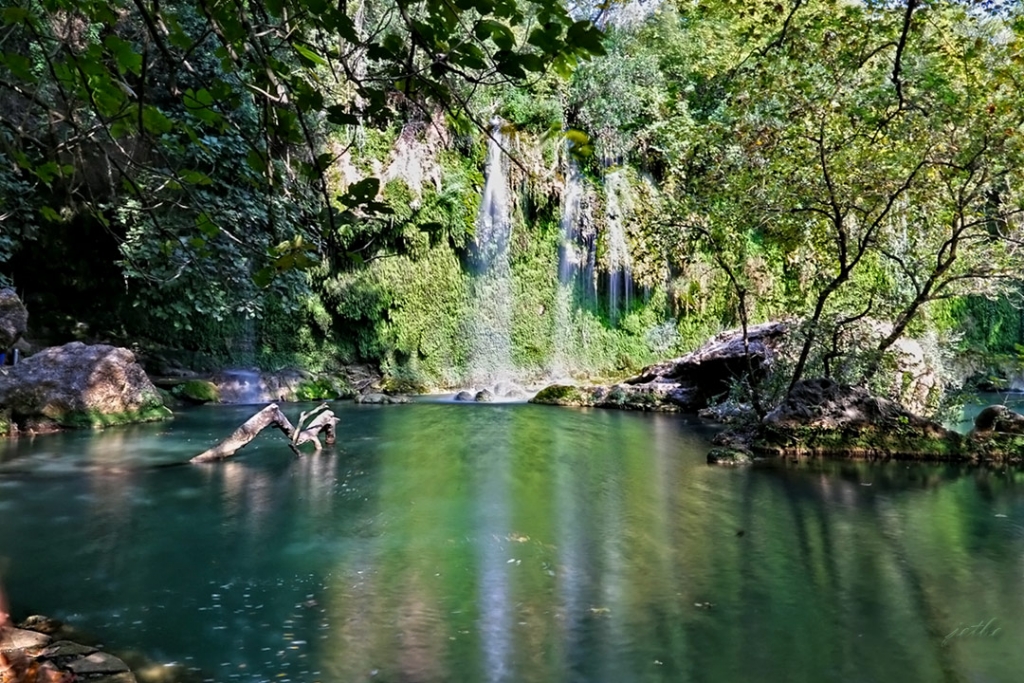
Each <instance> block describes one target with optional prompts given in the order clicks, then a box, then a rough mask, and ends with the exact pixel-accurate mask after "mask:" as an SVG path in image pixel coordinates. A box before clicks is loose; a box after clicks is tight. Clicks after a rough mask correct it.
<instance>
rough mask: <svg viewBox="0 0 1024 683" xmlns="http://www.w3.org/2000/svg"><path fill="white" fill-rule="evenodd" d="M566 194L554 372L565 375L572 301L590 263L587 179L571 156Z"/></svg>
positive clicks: (556, 310)
mask: <svg viewBox="0 0 1024 683" xmlns="http://www.w3.org/2000/svg"><path fill="white" fill-rule="evenodd" d="M568 165H569V168H568V171H567V172H566V174H565V186H564V189H563V193H562V219H561V227H562V242H561V244H560V245H559V251H558V292H557V296H556V298H555V340H554V341H555V350H554V358H553V359H552V363H551V375H552V376H553V377H564V376H565V375H567V374H568V372H569V369H570V363H569V346H570V335H571V333H572V323H571V320H572V301H573V293H574V290H575V284H576V281H577V280H578V278H579V277H580V274H581V272H583V271H585V269H586V265H587V254H586V253H585V252H584V251H583V250H581V249H580V239H579V238H580V234H579V220H580V212H581V208H582V207H581V205H582V199H583V181H582V178H581V177H580V171H579V168H578V167H577V165H576V163H575V162H574V161H572V160H571V159H570V161H569V162H568Z"/></svg>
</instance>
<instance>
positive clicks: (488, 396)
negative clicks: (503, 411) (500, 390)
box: [473, 389, 494, 403]
mask: <svg viewBox="0 0 1024 683" xmlns="http://www.w3.org/2000/svg"><path fill="white" fill-rule="evenodd" d="M473 400H474V401H476V402H477V403H490V402H491V401H493V400H494V394H492V393H491V392H490V390H489V389H481V390H480V391H478V392H476V396H474V397H473Z"/></svg>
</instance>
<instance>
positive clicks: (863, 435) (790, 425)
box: [752, 379, 971, 460]
mask: <svg viewBox="0 0 1024 683" xmlns="http://www.w3.org/2000/svg"><path fill="white" fill-rule="evenodd" d="M752 450H753V452H754V454H755V455H761V456H771V455H812V456H837V457H846V458H851V457H853V458H896V459H921V460H966V459H969V458H970V457H971V456H970V454H969V453H968V452H967V450H966V449H965V448H964V444H963V439H962V437H961V436H960V435H959V434H957V433H956V432H953V431H951V430H948V429H946V428H945V427H943V426H942V425H940V424H939V423H937V422H933V421H931V420H927V419H925V418H922V417H919V416H917V415H915V414H914V413H912V412H910V411H909V410H907V409H906V408H904V407H903V406H902V405H900V404H899V403H896V402H895V401H892V400H890V399H887V398H882V397H879V396H874V395H872V394H871V393H870V392H869V391H868V390H867V389H865V388H863V387H852V386H847V385H844V384H839V383H837V382H833V381H832V380H828V379H808V380H801V381H800V382H798V383H797V385H796V386H795V387H794V388H793V391H791V392H790V394H789V396H788V397H787V398H786V399H785V400H784V401H783V402H782V403H781V404H780V405H779V406H778V407H777V408H775V409H774V410H772V411H771V412H770V413H768V415H766V416H765V418H764V419H763V420H762V421H761V424H760V425H759V426H758V428H757V430H756V433H755V435H754V438H753V443H752Z"/></svg>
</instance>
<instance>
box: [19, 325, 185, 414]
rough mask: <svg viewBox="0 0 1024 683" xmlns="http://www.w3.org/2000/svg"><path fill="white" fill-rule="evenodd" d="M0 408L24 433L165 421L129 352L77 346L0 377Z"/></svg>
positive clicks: (156, 398) (48, 351) (40, 355)
mask: <svg viewBox="0 0 1024 683" xmlns="http://www.w3.org/2000/svg"><path fill="white" fill-rule="evenodd" d="M0 408H3V409H4V410H6V411H9V413H10V415H11V419H12V422H14V423H16V424H18V425H19V426H20V427H22V428H24V429H27V430H28V431H46V430H48V429H54V428H57V427H103V426H107V425H115V424H127V423H131V422H149V421H153V420H162V419H166V418H169V417H171V412H170V411H169V410H168V409H167V408H165V407H164V405H163V401H162V400H161V398H160V394H159V393H158V392H157V389H156V387H155V386H153V383H152V382H150V381H149V378H148V377H147V376H146V373H145V372H143V370H142V368H141V367H140V366H139V365H138V363H136V362H135V356H134V355H133V354H132V352H131V351H129V350H128V349H124V348H120V347H116V346H107V345H105V344H95V345H91V346H87V345H86V344H83V343H81V342H72V343H70V344H65V345H64V346H54V347H51V348H48V349H45V350H43V351H40V352H39V353H37V354H35V355H33V356H30V357H29V358H26V359H25V360H24V361H22V362H21V363H19V364H18V365H16V366H14V367H12V368H9V369H8V370H7V372H6V374H2V375H0Z"/></svg>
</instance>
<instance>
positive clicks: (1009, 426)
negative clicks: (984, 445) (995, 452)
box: [973, 406, 1024, 435]
mask: <svg viewBox="0 0 1024 683" xmlns="http://www.w3.org/2000/svg"><path fill="white" fill-rule="evenodd" d="M995 432H1001V433H1004V434H1024V415H1021V414H1019V413H1015V412H1013V411H1012V410H1010V409H1009V408H1007V407H1006V406H989V407H988V408H985V409H984V410H982V411H981V412H980V413H978V416H977V417H976V418H974V432H973V434H975V435H981V434H991V433H995Z"/></svg>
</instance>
